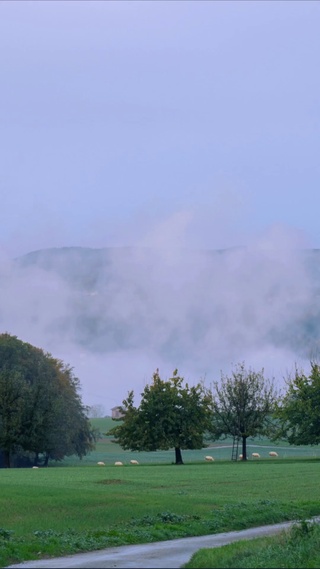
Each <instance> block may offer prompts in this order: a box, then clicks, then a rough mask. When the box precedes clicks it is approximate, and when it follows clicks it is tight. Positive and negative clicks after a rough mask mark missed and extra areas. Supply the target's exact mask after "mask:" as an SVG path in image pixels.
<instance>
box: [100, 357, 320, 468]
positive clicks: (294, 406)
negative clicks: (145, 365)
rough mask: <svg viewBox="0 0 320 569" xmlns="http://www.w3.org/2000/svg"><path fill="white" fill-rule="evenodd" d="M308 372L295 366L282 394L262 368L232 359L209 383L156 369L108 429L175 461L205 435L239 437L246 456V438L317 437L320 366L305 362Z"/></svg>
mask: <svg viewBox="0 0 320 569" xmlns="http://www.w3.org/2000/svg"><path fill="white" fill-rule="evenodd" d="M310 368H311V369H310V373H309V374H307V375H306V374H305V373H304V372H303V371H302V370H299V369H298V368H297V367H296V369H295V372H294V374H293V377H288V378H287V380H286V387H287V390H286V392H285V394H284V395H281V394H280V392H279V391H278V390H277V388H276V386H275V381H274V379H271V380H270V379H268V378H266V377H265V375H264V369H261V370H260V371H258V372H257V371H254V370H253V369H251V368H246V366H245V363H244V362H242V363H239V364H237V365H236V366H235V367H234V369H233V371H232V372H231V374H230V376H227V375H225V374H223V373H222V372H221V377H220V381H215V382H213V384H212V385H211V387H210V388H207V387H205V385H204V383H203V382H199V383H198V384H197V385H195V386H192V387H191V386H189V385H188V383H185V382H184V379H183V378H182V377H180V376H179V374H178V370H175V371H174V372H173V374H172V377H171V378H169V379H167V380H163V379H161V378H160V375H159V370H156V372H155V373H154V374H153V378H152V382H151V384H150V385H146V387H145V389H144V391H143V393H141V402H140V405H139V406H135V405H134V392H133V391H130V392H129V393H128V397H127V398H126V399H125V400H124V401H123V403H122V406H121V407H120V410H121V413H122V417H121V419H115V420H116V421H120V422H121V424H119V425H117V426H115V427H114V428H113V429H111V430H110V431H109V432H108V433H107V434H109V435H112V436H113V437H114V439H113V440H114V442H116V443H118V444H120V446H121V447H122V448H124V449H128V450H132V451H152V450H153V451H154V450H158V449H161V450H169V449H171V448H173V449H174V451H175V464H183V459H182V452H181V451H182V450H183V449H201V448H204V447H205V446H207V444H206V441H207V440H208V439H210V440H211V441H212V440H220V439H222V438H226V437H228V436H231V437H233V438H234V440H235V441H240V443H241V450H242V453H241V454H242V458H241V460H244V461H245V460H247V440H248V438H252V439H253V438H256V437H261V436H266V437H268V438H270V439H271V440H272V441H274V442H276V441H278V440H286V441H288V442H289V443H290V444H295V445H315V444H319V443H320V366H319V365H318V364H317V363H315V362H311V363H310Z"/></svg>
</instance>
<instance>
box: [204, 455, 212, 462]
mask: <svg viewBox="0 0 320 569" xmlns="http://www.w3.org/2000/svg"><path fill="white" fill-rule="evenodd" d="M204 460H206V461H207V462H213V461H214V458H213V456H205V458H204Z"/></svg>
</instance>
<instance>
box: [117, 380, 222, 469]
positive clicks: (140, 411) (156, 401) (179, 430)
mask: <svg viewBox="0 0 320 569" xmlns="http://www.w3.org/2000/svg"><path fill="white" fill-rule="evenodd" d="M121 412H122V413H123V417H122V418H121V421H122V424H121V425H117V426H116V427H114V428H113V429H111V431H109V433H108V434H112V435H114V441H115V442H117V443H119V444H120V446H121V447H122V448H124V449H129V450H133V451H156V450H169V449H171V448H174V449H175V464H183V460H182V453H181V450H182V449H196V448H202V447H203V446H205V445H204V433H205V432H206V430H207V429H208V428H209V427H210V424H211V394H210V393H209V391H208V390H206V389H205V387H204V385H203V384H202V383H198V384H197V385H195V386H189V385H188V383H185V384H184V379H183V378H182V377H180V376H179V375H178V370H175V371H174V372H173V374H172V377H171V378H169V379H167V380H163V379H161V378H160V375H159V370H156V372H155V373H154V374H153V380H152V383H151V384H150V385H146V387H145V388H144V391H143V392H142V393H141V402H140V405H139V406H138V407H135V406H134V392H133V391H130V392H129V394H128V397H127V399H125V400H124V401H123V404H122V406H121ZM116 420H117V419H116Z"/></svg>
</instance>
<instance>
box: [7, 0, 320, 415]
mask: <svg viewBox="0 0 320 569" xmlns="http://www.w3.org/2000/svg"><path fill="white" fill-rule="evenodd" d="M319 30H320V3H319V2H315V1H308V0H303V1H296V0H295V1H289V0H285V1H283V2H282V1H270V0H267V1H261V0H260V1H251V0H250V1H241V0H236V1H230V2H229V1H227V0H223V1H211V2H210V1H201V0H196V1H183V0H179V1H174V0H169V1H134V0H130V1H119V0H117V1H115V2H113V1H110V0H109V1H105V2H104V1H98V2H95V1H92V0H90V1H80V2H78V1H68V2H65V1H61V0H59V1H57V0H54V1H27V0H24V1H14V0H10V1H0V141H1V152H0V193H1V202H0V279H1V295H0V330H1V331H8V332H10V333H12V334H15V335H17V336H18V337H19V338H21V339H22V340H24V341H28V342H31V343H33V344H35V345H37V346H38V347H42V348H43V349H45V350H49V351H51V352H52V353H53V355H54V356H56V357H61V358H62V359H64V360H65V361H66V362H67V363H69V364H70V365H72V366H74V367H75V372H76V374H78V375H79V378H80V381H81V383H82V385H83V389H84V396H85V402H87V403H89V404H96V403H100V402H102V403H103V404H104V405H105V407H106V409H107V410H109V409H110V408H111V407H112V406H113V405H116V404H118V403H121V401H122V399H123V397H125V396H126V395H127V391H128V390H129V389H131V388H135V389H137V390H138V391H139V390H141V389H142V387H143V385H144V384H145V382H146V381H150V380H151V378H152V373H153V372H154V370H155V369H156V368H157V367H160V372H161V373H163V374H164V375H168V374H170V373H171V372H172V370H173V369H174V368H175V367H178V368H179V370H181V373H182V374H184V375H185V376H186V377H187V379H190V378H193V379H194V380H195V381H197V380H199V377H204V376H206V377H208V379H209V381H211V380H212V379H217V377H216V374H217V373H218V372H219V369H221V368H222V369H223V370H224V371H227V369H228V366H229V368H230V365H231V363H232V362H233V363H237V362H238V361H241V360H243V359H245V360H246V361H247V363H248V364H249V365H253V366H257V367H259V368H260V367H262V366H264V367H266V368H268V371H270V373H271V374H275V375H276V377H277V381H278V382H280V379H281V378H282V377H283V375H284V374H285V372H286V370H288V369H291V367H292V365H293V364H294V362H295V361H296V359H297V357H298V356H299V354H300V355H301V354H302V356H303V357H307V355H308V354H309V352H310V350H311V348H312V349H314V346H311V345H310V346H309V344H308V338H309V336H308V334H307V333H306V330H307V324H308V318H309V317H310V318H311V319H312V318H313V319H314V320H313V321H312V322H311V324H312V323H313V322H315V323H317V322H319V317H318V312H317V311H318V304H317V303H316V302H315V301H314V299H315V295H317V294H318V292H317V284H315V283H314V281H313V280H312V279H311V278H310V275H309V274H307V272H306V270H305V267H304V265H303V263H302V261H301V259H300V258H299V257H296V256H295V255H294V254H293V253H290V255H288V256H287V257H286V259H285V262H284V261H283V257H279V259H278V258H277V252H278V251H279V250H283V249H285V250H291V251H297V250H298V249H301V248H320V223H319V212H320V186H319V181H320V160H319V150H320V149H319V146H320V144H319V135H320V33H319ZM123 245H129V246H140V245H144V246H145V245H150V246H153V247H155V248H156V247H158V248H160V249H161V254H160V257H159V258H157V259H154V261H153V263H151V265H148V262H149V261H148V260H146V259H141V258H140V257H139V255H140V254H141V252H140V253H139V250H138V249H137V252H136V254H135V255H133V258H132V263H131V265H130V266H129V272H130V271H131V273H130V274H131V277H132V279H131V281H130V282H129V281H128V283H127V281H126V279H127V276H128V274H127V267H126V265H121V266H120V264H119V263H118V261H117V258H116V256H115V261H114V264H113V266H112V267H111V269H110V270H111V277H110V275H109V276H108V279H109V280H108V279H107V277H106V279H105V281H102V282H100V283H98V285H97V286H98V288H97V290H96V291H94V293H92V294H95V295H96V296H90V295H88V297H83V298H82V297H81V299H80V300H79V298H78V297H77V295H76V294H75V290H74V288H72V287H69V285H67V284H66V283H65V282H62V281H60V280H59V279H58V277H52V275H49V276H48V274H45V273H43V272H41V271H39V270H38V269H35V270H30V272H28V271H27V272H25V273H23V274H22V273H21V274H20V273H18V274H17V273H16V272H15V269H14V268H13V263H12V259H13V258H14V257H17V256H20V255H23V254H25V253H28V252H30V251H33V250H37V249H44V248H50V247H66V246H83V247H93V248H102V247H114V246H123ZM239 246H247V247H248V248H249V249H250V251H251V253H250V255H249V256H242V255H241V253H239V255H238V254H233V253H232V252H231V253H230V255H229V256H227V257H225V260H223V261H221V262H220V261H219V260H218V261H215V262H214V264H213V265H212V266H211V268H208V266H207V265H206V260H205V259H206V258H205V255H204V253H203V254H202V256H201V255H200V256H199V257H195V261H194V264H193V265H192V262H191V261H190V263H189V264H188V262H189V259H188V257H187V258H184V259H182V258H180V256H179V255H180V254H179V253H177V248H179V247H184V248H187V249H188V248H189V249H191V248H192V249H196V248H199V249H221V248H228V247H239ZM255 247H257V251H258V252H257V253H256V252H255ZM184 250H185V249H184ZM268 250H270V251H273V254H274V255H275V257H273V258H272V262H271V260H270V259H269V257H268V255H269V253H268ZM261 251H263V253H261ZM164 252H165V253H164ZM161 255H163V257H161ZM170 255H171V256H170ZM190 259H191V257H190ZM142 261H143V262H142ZM221 263H222V264H221ZM130 267H131V268H130ZM141 291H142V293H143V294H142V295H141ZM90 294H91V293H90ZM112 295H113V296H112ZM317 298H318V297H317ZM110 299H111V300H110ZM141 299H143V300H141ZM144 299H147V301H145V300H144ZM79 303H80V304H81V303H82V304H83V306H82V305H81V306H82V308H81V310H84V311H86V315H87V316H89V317H92V318H93V319H94V318H97V316H100V315H101V317H103V318H105V319H106V320H107V321H112V322H113V321H114V322H115V327H117V326H118V325H119V326H122V330H124V331H125V333H127V334H128V346H129V347H123V346H122V348H121V347H119V346H116V348H115V349H113V348H112V347H110V345H108V338H107V336H106V337H104V336H103V334H102V335H101V337H97V338H95V337H93V338H90V341H91V343H94V341H95V340H96V341H97V343H98V342H100V343H103V342H105V351H100V352H99V353H97V352H96V351H95V348H96V346H95V345H93V346H91V344H90V345H87V346H86V345H84V346H82V348H80V347H79V342H78V340H77V338H78V336H77V334H78V335H79V330H78V328H77V322H78V320H77V319H78V318H79ZM85 303H87V304H86V305H85ZM84 305H85V306H84ZM319 313H320V309H319ZM198 316H199V318H198ZM69 317H70V318H69ZM68 318H69V319H68ZM197 318H198V320H199V322H198V320H197ZM108 319H109V320H108ZM310 321H311V320H310ZM195 322H198V324H197V325H195ZM130 334H131V335H130ZM317 337H318V336H317V333H315V339H316V340H317ZM279 338H281V341H282V343H281V342H280V341H279ZM130 342H131V344H130ZM88 344H89V343H88ZM132 346H134V347H132ZM166 346H169V348H171V347H172V353H173V355H172V357H171V356H170V357H169V356H167V355H166V354H167V352H166V351H165V347H166ZM295 346H298V348H297V349H296V347H295ZM99 349H100V348H99ZM319 350H320V347H319ZM169 351H170V350H169ZM106 387H107V388H108V389H106Z"/></svg>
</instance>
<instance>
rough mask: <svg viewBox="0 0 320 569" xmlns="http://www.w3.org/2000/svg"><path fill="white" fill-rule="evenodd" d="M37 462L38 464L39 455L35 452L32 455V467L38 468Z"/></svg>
mask: <svg viewBox="0 0 320 569" xmlns="http://www.w3.org/2000/svg"><path fill="white" fill-rule="evenodd" d="M38 462H39V453H38V452H36V453H35V455H34V461H33V466H38Z"/></svg>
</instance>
